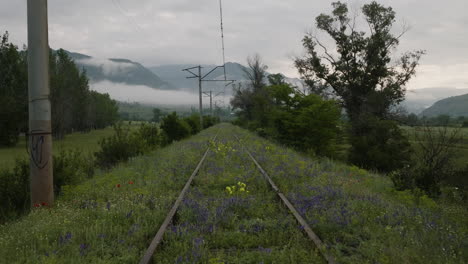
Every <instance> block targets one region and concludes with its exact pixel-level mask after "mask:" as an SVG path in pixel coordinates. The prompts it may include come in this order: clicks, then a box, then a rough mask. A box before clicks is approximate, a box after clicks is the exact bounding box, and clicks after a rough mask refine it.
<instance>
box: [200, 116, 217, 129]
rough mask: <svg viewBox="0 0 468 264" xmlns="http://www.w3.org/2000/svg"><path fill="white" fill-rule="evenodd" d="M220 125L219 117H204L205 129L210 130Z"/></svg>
mask: <svg viewBox="0 0 468 264" xmlns="http://www.w3.org/2000/svg"><path fill="white" fill-rule="evenodd" d="M217 123H219V117H214V116H203V128H205V129H206V128H209V127H211V126H214V125H216V124H217Z"/></svg>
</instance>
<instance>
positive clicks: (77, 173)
mask: <svg viewBox="0 0 468 264" xmlns="http://www.w3.org/2000/svg"><path fill="white" fill-rule="evenodd" d="M53 166H54V191H55V193H56V194H60V192H61V190H62V187H63V186H64V185H76V184H79V183H81V182H83V181H85V180H86V179H89V178H91V177H92V176H93V175H94V159H93V157H92V156H90V155H84V154H83V153H82V152H81V151H78V150H63V151H61V152H59V154H58V155H54V160H53Z"/></svg>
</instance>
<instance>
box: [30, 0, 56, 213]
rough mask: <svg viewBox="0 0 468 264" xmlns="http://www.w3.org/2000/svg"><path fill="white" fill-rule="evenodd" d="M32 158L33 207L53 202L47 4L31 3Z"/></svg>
mask: <svg viewBox="0 0 468 264" xmlns="http://www.w3.org/2000/svg"><path fill="white" fill-rule="evenodd" d="M28 94H29V146H28V148H29V154H30V170H31V172H30V176H31V203H32V205H36V204H38V205H41V206H44V205H51V204H52V203H53V202H54V189H53V172H52V170H53V167H52V125H51V106H50V100H49V39H48V24H47V0H28Z"/></svg>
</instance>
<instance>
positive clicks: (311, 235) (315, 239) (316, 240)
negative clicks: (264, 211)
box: [234, 135, 336, 264]
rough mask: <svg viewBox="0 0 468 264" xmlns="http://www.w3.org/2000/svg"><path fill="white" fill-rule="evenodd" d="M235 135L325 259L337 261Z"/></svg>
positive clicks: (330, 262)
mask: <svg viewBox="0 0 468 264" xmlns="http://www.w3.org/2000/svg"><path fill="white" fill-rule="evenodd" d="M234 137H236V138H237V140H238V141H239V143H240V145H241V146H242V148H243V149H244V150H245V152H247V154H248V155H249V157H250V158H251V159H252V161H253V162H254V163H255V165H256V166H257V168H258V170H259V171H260V173H262V175H263V176H264V177H265V179H266V180H267V181H268V182H269V183H270V186H271V188H272V189H273V190H274V191H275V192H276V194H277V195H278V196H279V198H280V199H281V201H282V202H283V203H284V204H285V205H286V207H288V209H289V211H290V212H291V213H292V214H293V215H294V217H295V218H296V220H297V222H299V224H300V225H301V227H302V228H303V230H304V232H305V233H306V234H307V236H308V237H309V238H310V240H312V242H314V244H315V246H316V247H317V249H318V250H319V251H320V254H321V255H322V256H323V257H324V258H325V260H326V261H327V262H328V263H329V264H335V263H336V262H335V259H334V258H333V256H330V255H328V254H327V253H326V252H325V244H324V243H323V242H322V240H321V239H320V238H319V237H318V236H317V234H315V232H314V231H313V230H312V228H311V227H310V226H309V224H307V222H306V220H305V219H304V218H303V217H302V216H301V215H300V214H299V212H298V211H297V210H296V208H295V207H294V205H292V203H291V202H290V201H289V200H288V198H286V196H285V195H284V194H283V193H282V192H281V191H280V189H279V188H278V186H277V185H276V184H275V182H274V181H273V180H272V179H271V177H270V176H269V175H268V173H267V172H266V171H265V170H264V169H263V168H262V166H260V164H259V163H258V161H257V160H256V159H255V158H254V156H253V155H252V154H251V153H250V151H249V150H248V149H247V148H246V147H245V146H244V144H242V141H241V140H240V138H239V137H238V136H237V135H234Z"/></svg>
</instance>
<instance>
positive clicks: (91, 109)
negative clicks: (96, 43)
mask: <svg viewBox="0 0 468 264" xmlns="http://www.w3.org/2000/svg"><path fill="white" fill-rule="evenodd" d="M49 61H50V84H51V85H50V86H51V89H50V98H51V104H52V126H53V127H52V132H53V133H54V137H55V138H63V137H64V136H65V134H69V133H71V132H73V131H88V130H90V129H99V128H104V127H107V126H109V125H111V124H113V123H114V122H115V121H116V120H117V119H118V107H117V103H116V102H115V101H114V100H112V99H111V98H110V97H109V95H108V94H100V93H98V92H95V91H90V90H89V85H88V78H87V77H86V72H85V71H80V70H79V69H78V67H77V66H76V64H75V63H74V62H73V60H72V59H71V58H70V56H69V55H68V53H67V52H66V51H64V50H62V49H60V50H58V51H56V52H55V51H52V50H51V52H50V60H49Z"/></svg>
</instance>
